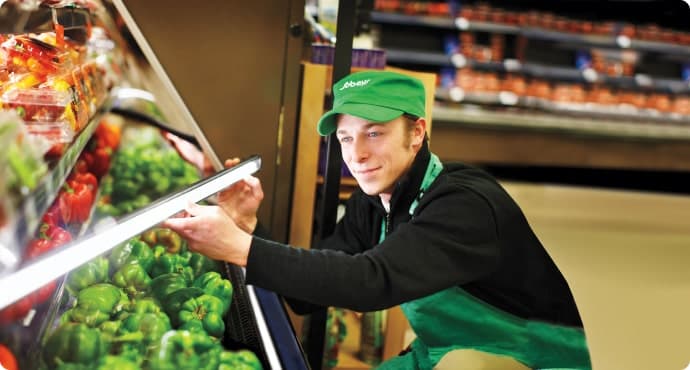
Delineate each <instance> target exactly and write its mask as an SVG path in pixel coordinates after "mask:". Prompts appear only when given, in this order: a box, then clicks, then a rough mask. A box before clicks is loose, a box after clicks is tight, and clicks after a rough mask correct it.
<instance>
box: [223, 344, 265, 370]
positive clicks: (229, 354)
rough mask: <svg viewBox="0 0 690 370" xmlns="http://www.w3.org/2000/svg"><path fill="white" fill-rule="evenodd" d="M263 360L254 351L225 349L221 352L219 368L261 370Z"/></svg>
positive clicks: (225, 369) (227, 369)
mask: <svg viewBox="0 0 690 370" xmlns="http://www.w3.org/2000/svg"><path fill="white" fill-rule="evenodd" d="M261 369H263V366H261V361H259V358H258V357H256V355H255V354H254V352H252V351H249V350H246V349H243V350H239V351H223V352H222V353H221V354H220V366H218V370H261Z"/></svg>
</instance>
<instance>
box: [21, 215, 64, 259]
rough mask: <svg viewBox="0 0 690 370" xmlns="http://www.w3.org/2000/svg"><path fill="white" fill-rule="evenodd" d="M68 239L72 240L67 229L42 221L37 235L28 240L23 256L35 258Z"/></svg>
mask: <svg viewBox="0 0 690 370" xmlns="http://www.w3.org/2000/svg"><path fill="white" fill-rule="evenodd" d="M70 240H72V236H71V235H70V233H69V232H68V231H67V230H65V229H63V228H61V227H59V226H57V225H51V224H48V223H44V224H42V225H41V227H40V229H39V235H38V237H37V238H35V239H33V240H31V242H29V245H28V246H27V248H26V252H25V258H26V259H32V258H36V257H38V256H40V255H42V254H43V253H46V252H48V251H50V250H52V249H54V248H55V247H59V246H61V245H63V244H65V243H67V242H69V241H70Z"/></svg>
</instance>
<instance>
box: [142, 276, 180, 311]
mask: <svg viewBox="0 0 690 370" xmlns="http://www.w3.org/2000/svg"><path fill="white" fill-rule="evenodd" d="M187 285H188V282H187V279H186V278H185V277H184V276H182V275H180V274H177V273H170V274H163V275H160V276H157V277H155V278H153V279H152V280H151V283H150V284H149V295H150V296H151V297H153V298H155V299H156V300H157V301H158V302H159V303H161V304H163V302H165V298H166V297H167V296H168V294H170V293H172V292H175V291H177V290H180V289H184V288H186V287H187Z"/></svg>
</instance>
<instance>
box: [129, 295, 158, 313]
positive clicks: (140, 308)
mask: <svg viewBox="0 0 690 370" xmlns="http://www.w3.org/2000/svg"><path fill="white" fill-rule="evenodd" d="M127 311H128V312H130V313H133V314H141V313H159V312H161V306H160V305H159V304H158V303H156V300H155V299H153V298H151V297H147V298H141V299H137V300H136V301H134V302H133V303H132V304H131V305H130V306H129V307H128V308H127Z"/></svg>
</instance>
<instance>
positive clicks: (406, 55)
mask: <svg viewBox="0 0 690 370" xmlns="http://www.w3.org/2000/svg"><path fill="white" fill-rule="evenodd" d="M386 60H387V61H388V63H410V64H423V65H432V66H439V67H450V66H455V64H456V63H453V60H452V59H451V57H450V56H448V55H446V54H443V53H434V52H428V51H414V50H398V49H386Z"/></svg>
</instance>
